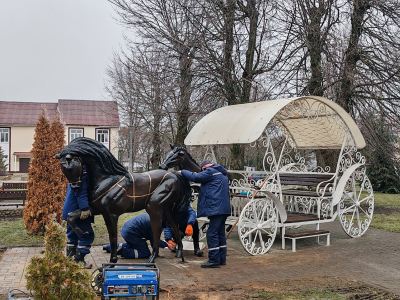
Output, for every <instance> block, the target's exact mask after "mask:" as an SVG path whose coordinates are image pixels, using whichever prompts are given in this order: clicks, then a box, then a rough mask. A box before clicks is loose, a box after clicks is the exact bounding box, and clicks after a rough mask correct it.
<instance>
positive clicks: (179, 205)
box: [172, 171, 192, 215]
mask: <svg viewBox="0 0 400 300" xmlns="http://www.w3.org/2000/svg"><path fill="white" fill-rule="evenodd" d="M172 173H174V174H175V175H176V178H177V179H178V180H179V182H180V183H181V184H179V185H178V186H179V188H180V194H181V195H183V196H182V197H181V198H180V199H179V200H178V201H177V202H176V203H175V205H174V207H173V208H172V212H173V213H174V214H175V215H179V213H181V212H183V211H186V210H187V208H188V206H189V205H190V202H191V199H192V188H191V187H190V183H189V180H187V179H186V177H185V176H183V175H182V174H181V173H179V172H176V171H172Z"/></svg>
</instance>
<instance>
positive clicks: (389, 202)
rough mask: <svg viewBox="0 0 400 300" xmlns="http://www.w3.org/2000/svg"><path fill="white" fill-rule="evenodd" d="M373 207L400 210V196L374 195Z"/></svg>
mask: <svg viewBox="0 0 400 300" xmlns="http://www.w3.org/2000/svg"><path fill="white" fill-rule="evenodd" d="M374 196H375V197H374V198H375V207H384V208H400V194H382V193H374Z"/></svg>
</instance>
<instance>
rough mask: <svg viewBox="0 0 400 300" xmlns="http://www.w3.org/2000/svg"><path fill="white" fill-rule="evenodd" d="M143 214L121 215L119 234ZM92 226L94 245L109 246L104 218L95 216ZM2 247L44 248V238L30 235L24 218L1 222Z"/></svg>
mask: <svg viewBox="0 0 400 300" xmlns="http://www.w3.org/2000/svg"><path fill="white" fill-rule="evenodd" d="M142 212H144V211H140V212H134V213H127V214H123V215H121V216H120V217H119V220H118V232H121V229H122V226H123V225H124V224H125V222H126V221H128V220H129V219H131V218H133V217H134V216H136V215H138V214H140V213H142ZM92 226H93V230H94V234H95V239H94V242H93V245H103V244H107V243H108V242H109V239H108V231H107V227H106V225H105V223H104V220H103V217H102V216H95V223H94V224H92ZM0 246H7V247H32V246H43V237H42V236H37V235H32V234H28V233H27V231H26V230H25V225H24V220H23V219H22V218H20V219H15V220H0Z"/></svg>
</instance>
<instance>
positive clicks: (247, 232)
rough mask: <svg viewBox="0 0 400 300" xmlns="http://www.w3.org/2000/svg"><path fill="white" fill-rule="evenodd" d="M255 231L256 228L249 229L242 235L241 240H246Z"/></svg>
mask: <svg viewBox="0 0 400 300" xmlns="http://www.w3.org/2000/svg"><path fill="white" fill-rule="evenodd" d="M256 230H257V226H255V227H254V228H253V229H250V230H249V231H246V233H244V234H243V236H242V238H247V237H248V236H249V235H250V234H251V233H253V232H254V231H256Z"/></svg>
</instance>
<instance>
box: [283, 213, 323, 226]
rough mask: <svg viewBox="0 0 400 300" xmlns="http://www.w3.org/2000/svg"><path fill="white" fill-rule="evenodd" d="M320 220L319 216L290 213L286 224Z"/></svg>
mask: <svg viewBox="0 0 400 300" xmlns="http://www.w3.org/2000/svg"><path fill="white" fill-rule="evenodd" d="M316 220H319V218H318V216H317V215H311V214H296V213H288V214H287V219H286V221H285V224H286V223H299V222H308V221H316Z"/></svg>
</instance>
